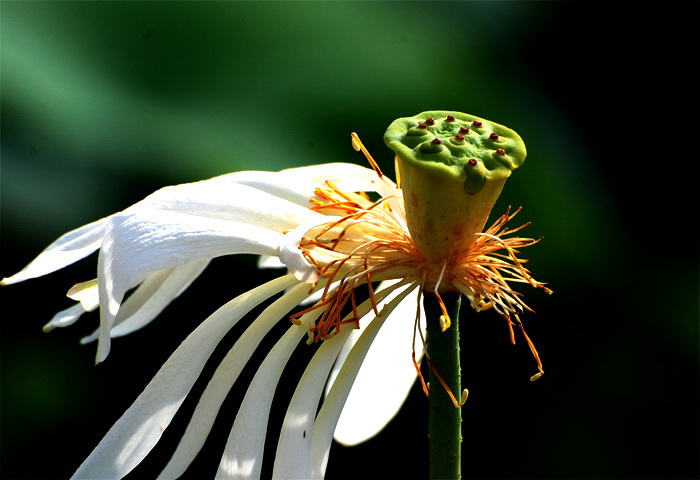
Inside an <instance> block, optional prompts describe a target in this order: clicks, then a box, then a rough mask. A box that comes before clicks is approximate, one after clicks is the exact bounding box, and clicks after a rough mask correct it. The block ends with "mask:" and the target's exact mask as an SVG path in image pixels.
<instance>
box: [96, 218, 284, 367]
mask: <svg viewBox="0 0 700 480" xmlns="http://www.w3.org/2000/svg"><path fill="white" fill-rule="evenodd" d="M283 236H284V235H283V234H281V233H277V232H273V231H271V230H267V229H264V228H261V227H257V226H255V225H249V224H243V223H238V222H232V221H225V220H216V219H211V218H204V217H199V216H195V215H185V214H182V213H177V212H169V211H164V210H157V209H150V208H139V209H134V210H132V211H125V212H122V213H119V214H116V215H114V216H113V217H112V218H111V220H110V222H109V224H108V225H107V227H106V228H105V236H104V240H103V243H102V248H101V249H100V256H99V259H98V276H97V278H98V285H99V291H100V334H99V345H98V349H97V361H98V362H101V361H102V360H104V359H105V358H106V356H107V354H108V353H109V339H110V331H111V329H112V326H113V323H114V318H115V317H116V315H117V313H118V311H119V307H120V305H121V301H122V299H123V297H124V294H125V293H126V291H127V290H128V289H129V288H131V287H133V286H135V285H137V284H138V283H139V282H141V281H143V280H144V278H145V277H146V276H147V275H148V274H149V273H150V272H154V271H157V270H164V269H167V268H173V267H178V266H180V265H184V264H186V263H190V262H193V261H199V260H207V259H211V258H214V257H218V256H221V255H227V254H237V253H253V254H259V255H260V254H262V255H273V254H275V253H276V251H277V245H279V244H280V243H281V240H282V238H283Z"/></svg>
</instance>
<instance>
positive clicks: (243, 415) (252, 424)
mask: <svg viewBox="0 0 700 480" xmlns="http://www.w3.org/2000/svg"><path fill="white" fill-rule="evenodd" d="M320 313H321V311H320V310H317V311H315V312H311V313H310V314H307V315H304V316H303V317H302V318H301V319H300V320H301V322H302V323H301V324H300V325H292V326H291V327H290V328H289V329H288V330H287V332H285V334H284V335H283V336H282V338H281V339H280V340H279V341H278V342H277V343H276V344H275V346H274V347H272V350H270V353H268V355H267V356H266V357H265V360H264V361H263V363H262V364H261V365H260V368H259V369H258V371H257V372H256V374H255V377H253V381H252V382H251V383H250V386H249V387H248V390H247V391H246V394H245V397H244V398H243V403H241V407H240V408H239V410H238V413H237V414H236V420H235V421H234V423H233V428H232V429H231V433H230V435H229V438H228V442H226V448H225V449H224V455H223V457H222V458H221V463H220V464H219V469H218V471H217V472H216V478H217V479H234V478H235V479H256V478H260V469H261V467H262V456H263V450H264V447H265V433H266V431H267V419H268V417H269V415H270V406H271V405H272V398H273V396H274V393H275V389H276V388H277V383H278V382H279V379H280V376H281V375H282V371H283V370H284V367H285V366H286V365H287V362H288V361H289V357H290V356H291V355H292V352H294V349H295V348H296V347H297V345H299V341H300V340H301V339H302V338H303V337H304V335H306V332H307V328H308V327H309V326H310V324H311V322H312V321H313V320H315V318H316V317H318V315H319V314H320Z"/></svg>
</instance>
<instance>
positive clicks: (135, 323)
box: [80, 260, 209, 345]
mask: <svg viewBox="0 0 700 480" xmlns="http://www.w3.org/2000/svg"><path fill="white" fill-rule="evenodd" d="M208 264H209V261H208V260H200V261H197V262H191V263H188V264H185V265H182V266H180V267H175V268H169V269H166V270H158V271H156V272H153V273H151V274H150V275H149V276H148V278H147V279H146V280H144V282H143V283H142V284H141V285H139V286H138V288H137V289H136V290H135V291H134V293H132V294H131V295H129V298H127V299H126V301H125V302H124V303H123V305H121V307H120V308H119V312H118V313H117V316H116V318H115V319H114V326H113V327H112V330H111V332H110V336H111V337H112V338H115V337H122V336H124V335H128V334H129V333H132V332H135V331H136V330H139V329H140V328H143V327H144V326H146V325H148V324H149V323H150V322H151V321H153V319H154V318H156V317H157V316H158V315H159V314H160V313H161V312H162V311H163V309H164V308H165V307H167V306H168V305H169V304H170V302H172V301H173V300H174V299H175V298H177V297H178V296H179V295H180V294H181V293H182V292H183V291H184V290H185V289H187V287H188V286H189V285H190V284H191V283H192V282H193V281H194V280H195V279H196V278H197V277H198V276H199V274H200V273H202V271H203V270H204V269H205V268H206V267H207V265H208ZM95 286H97V285H95ZM99 332H100V329H99V328H98V329H97V330H95V331H94V332H93V333H92V334H90V335H88V336H86V337H83V338H82V339H80V343H82V344H83V345H85V344H87V343H90V342H93V341H95V340H97V337H98V336H99Z"/></svg>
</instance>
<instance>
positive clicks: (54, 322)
mask: <svg viewBox="0 0 700 480" xmlns="http://www.w3.org/2000/svg"><path fill="white" fill-rule="evenodd" d="M85 312H86V310H85V308H83V306H82V305H81V304H80V302H78V303H77V304H75V305H73V306H72V307H69V308H66V309H65V310H61V311H60V312H58V313H57V314H56V315H54V316H53V318H52V319H51V321H49V323H47V324H46V325H44V326H43V328H42V330H43V331H44V332H50V331H51V330H53V329H54V328H57V327H59V328H63V327H68V326H70V325H73V324H74V323H75V322H77V321H78V319H79V318H80V316H81V315H82V314H83V313H85Z"/></svg>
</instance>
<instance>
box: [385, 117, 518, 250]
mask: <svg viewBox="0 0 700 480" xmlns="http://www.w3.org/2000/svg"><path fill="white" fill-rule="evenodd" d="M384 142H385V143H386V144H387V146H388V147H389V148H391V149H392V150H393V151H394V152H395V153H396V160H397V168H398V177H399V179H400V186H401V189H402V190H403V192H404V202H405V204H406V215H407V217H408V228H409V231H410V232H411V236H412V237H413V239H414V241H415V242H416V245H417V246H418V248H419V249H420V250H421V253H423V255H424V256H425V257H426V258H427V259H428V260H430V261H433V262H436V263H439V262H442V261H443V260H448V259H449V256H450V254H451V252H452V251H453V249H454V248H457V246H458V243H459V242H461V241H464V240H468V239H469V237H471V235H473V234H474V233H478V232H481V231H482V229H483V227H484V224H485V223H486V220H487V219H488V215H489V213H490V212H491V209H492V208H493V205H494V204H495V203H496V200H497V199H498V196H499V195H500V193H501V189H502V188H503V184H504V183H505V181H506V179H507V178H508V177H509V176H510V174H511V172H512V171H513V170H515V169H516V168H518V167H519V166H520V165H522V163H523V162H524V161H525V155H526V150H525V144H524V143H523V141H522V139H521V138H520V136H518V134H517V133H515V132H514V131H512V130H511V129H509V128H507V127H504V126H503V125H499V124H497V123H494V122H490V121H488V120H484V119H483V118H479V117H475V116H474V115H468V114H466V113H459V112H447V111H429V112H423V113H421V114H419V115H416V116H415V117H405V118H399V119H397V120H395V121H394V122H393V123H392V124H391V125H390V126H389V128H388V129H387V132H386V134H385V135H384ZM471 241H473V239H471Z"/></svg>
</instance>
